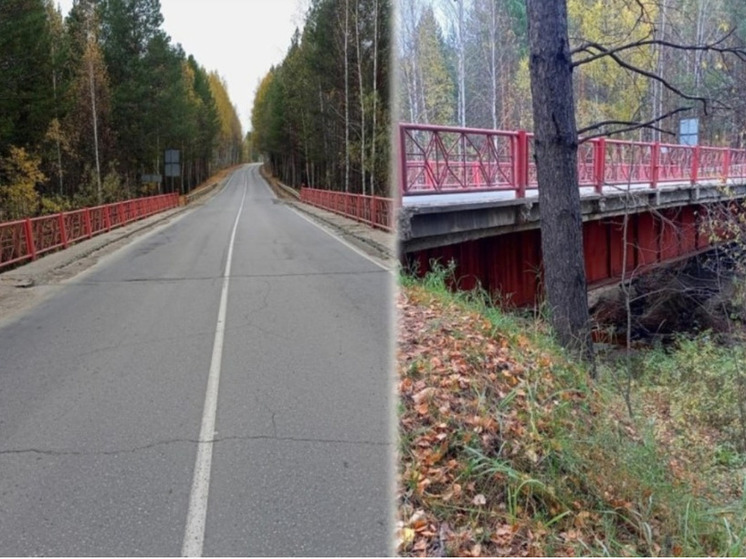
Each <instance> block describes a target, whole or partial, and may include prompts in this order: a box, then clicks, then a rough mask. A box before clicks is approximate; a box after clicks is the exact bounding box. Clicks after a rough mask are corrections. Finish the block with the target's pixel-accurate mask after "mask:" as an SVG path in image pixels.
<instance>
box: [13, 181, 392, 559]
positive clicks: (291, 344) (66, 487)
mask: <svg viewBox="0 0 746 559" xmlns="http://www.w3.org/2000/svg"><path fill="white" fill-rule="evenodd" d="M226 272H229V273H228V274H226ZM391 289H392V276H391V274H390V273H389V272H387V271H386V270H384V269H383V268H381V267H380V266H378V265H377V264H375V263H374V262H372V261H370V260H368V259H366V258H365V257H363V256H362V255H361V254H359V253H357V252H356V251H354V250H352V249H351V248H350V247H348V246H346V245H345V244H343V243H342V242H340V241H339V240H338V239H336V238H334V237H333V236H331V235H330V234H329V233H327V232H325V231H324V230H322V229H320V228H319V227H318V226H317V225H315V224H313V223H311V222H309V220H308V219H307V218H304V217H303V216H301V215H299V214H298V213H296V212H294V211H292V210H291V209H289V208H288V207H286V206H285V205H283V204H280V203H277V201H276V200H275V199H274V197H273V195H272V193H271V192H270V190H269V188H268V187H267V185H266V184H265V183H264V181H263V180H262V179H261V178H260V176H259V173H258V168H257V167H256V166H254V167H250V166H247V167H244V168H242V169H241V170H240V171H237V172H236V173H235V174H234V175H233V177H232V178H231V180H230V181H229V183H228V185H227V186H226V188H225V189H224V190H223V191H222V192H220V193H219V194H218V195H216V196H215V197H214V198H213V199H212V200H210V201H209V202H208V203H207V204H205V205H204V206H201V207H199V208H197V209H196V210H194V211H192V212H189V213H186V214H185V215H184V216H183V217H182V218H180V219H178V220H176V221H174V222H172V223H171V224H169V225H168V226H167V227H165V228H161V229H158V230H156V231H154V232H153V233H151V234H148V235H146V236H144V237H141V238H140V239H138V240H136V241H135V242H133V243H132V244H131V245H129V246H127V247H126V248H124V249H121V250H119V251H117V252H116V253H114V254H113V255H110V256H108V257H106V258H105V259H104V260H102V261H101V262H100V263H99V264H97V265H96V266H95V267H94V268H92V269H91V270H90V271H88V272H85V273H83V274H81V275H79V276H77V277H76V278H74V279H73V280H71V281H69V282H67V283H66V284H65V285H64V287H63V288H62V289H60V290H59V292H57V293H56V294H55V295H54V296H52V297H50V298H47V299H46V300H44V301H43V302H42V303H40V304H38V305H37V306H35V307H34V308H32V309H30V310H29V311H27V312H25V313H23V314H22V315H20V316H18V317H15V318H13V319H12V320H11V321H7V320H6V321H5V322H4V323H2V325H0V554H2V555H6V556H7V555H60V556H71V555H107V556H108V555H146V556H152V555H163V556H170V555H179V554H182V553H185V554H199V553H201V554H203V555H206V556H214V555H218V556H226V555H388V554H391V553H392V552H393V545H392V532H393V530H392V525H393V508H394V507H393V491H392V490H393V454H394V452H395V446H394V440H395V437H394V432H393V421H392V419H393V418H392V413H393V411H392V407H391V406H392V401H393V390H394V388H393V385H394V383H393V373H392V366H391V365H392V348H391V342H390V340H391V335H390V334H391V332H390V331H391V328H392V325H393V317H392V309H393V297H392V293H391ZM211 417H212V420H211Z"/></svg>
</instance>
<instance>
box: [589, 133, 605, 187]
mask: <svg viewBox="0 0 746 559" xmlns="http://www.w3.org/2000/svg"><path fill="white" fill-rule="evenodd" d="M591 141H592V142H593V172H594V174H593V179H594V186H595V189H596V192H597V193H598V194H602V193H603V190H604V182H605V181H606V138H596V139H594V140H591Z"/></svg>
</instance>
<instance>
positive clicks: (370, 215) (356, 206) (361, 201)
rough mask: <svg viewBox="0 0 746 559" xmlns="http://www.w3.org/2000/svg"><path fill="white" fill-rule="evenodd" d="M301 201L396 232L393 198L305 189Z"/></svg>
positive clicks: (302, 191)
mask: <svg viewBox="0 0 746 559" xmlns="http://www.w3.org/2000/svg"><path fill="white" fill-rule="evenodd" d="M300 199H301V201H302V202H305V203H307V204H311V205H312V206H317V207H319V208H322V209H324V210H329V211H331V212H334V213H337V214H340V215H343V216H345V217H349V218H352V219H354V220H357V221H360V222H362V223H366V224H368V225H370V226H372V227H377V228H378V229H383V230H384V231H393V230H394V200H393V199H391V198H383V197H380V196H369V195H363V194H352V193H349V192H338V191H335V190H321V189H318V188H308V187H303V188H301V189H300Z"/></svg>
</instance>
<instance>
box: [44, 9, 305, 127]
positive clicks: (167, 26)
mask: <svg viewBox="0 0 746 559" xmlns="http://www.w3.org/2000/svg"><path fill="white" fill-rule="evenodd" d="M57 1H58V2H59V5H60V8H61V9H62V13H63V15H67V13H68V12H69V11H70V8H71V7H72V4H73V0H57ZM307 5H308V1H307V0H161V13H162V14H163V20H164V21H163V29H164V30H165V32H166V33H168V34H169V35H170V36H171V41H172V42H173V43H174V44H176V43H181V46H182V47H183V48H184V51H185V52H186V53H187V55H189V54H193V55H194V58H196V59H197V62H199V64H201V65H202V66H203V67H204V68H206V69H207V70H208V71H213V70H216V71H217V72H218V73H219V74H220V75H221V76H222V77H223V78H224V79H225V81H226V83H227V85H228V94H229V95H230V98H231V101H233V104H234V105H236V107H237V108H238V116H239V118H240V119H241V125H242V126H243V131H244V133H246V132H247V131H248V129H249V127H250V119H251V107H252V105H253V103H254V92H255V91H256V88H257V86H258V85H259V82H260V81H261V79H262V78H263V77H264V76H265V74H266V73H267V72H268V71H269V69H270V67H271V66H272V65H273V64H278V63H280V62H282V59H283V58H284V57H285V54H286V53H287V49H288V47H289V46H290V39H291V38H292V36H293V32H294V31H295V28H296V27H298V28H301V27H302V26H303V20H304V17H305V9H306V6H307Z"/></svg>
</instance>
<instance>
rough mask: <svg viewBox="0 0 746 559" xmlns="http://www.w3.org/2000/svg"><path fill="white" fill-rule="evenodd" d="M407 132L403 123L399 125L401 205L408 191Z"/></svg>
mask: <svg viewBox="0 0 746 559" xmlns="http://www.w3.org/2000/svg"><path fill="white" fill-rule="evenodd" d="M406 146H407V132H406V130H405V129H404V126H403V125H401V124H400V125H399V170H400V172H401V177H400V179H399V180H400V182H399V205H401V197H402V196H403V195H404V194H405V193H406V192H407V175H408V173H407V147H406Z"/></svg>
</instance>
